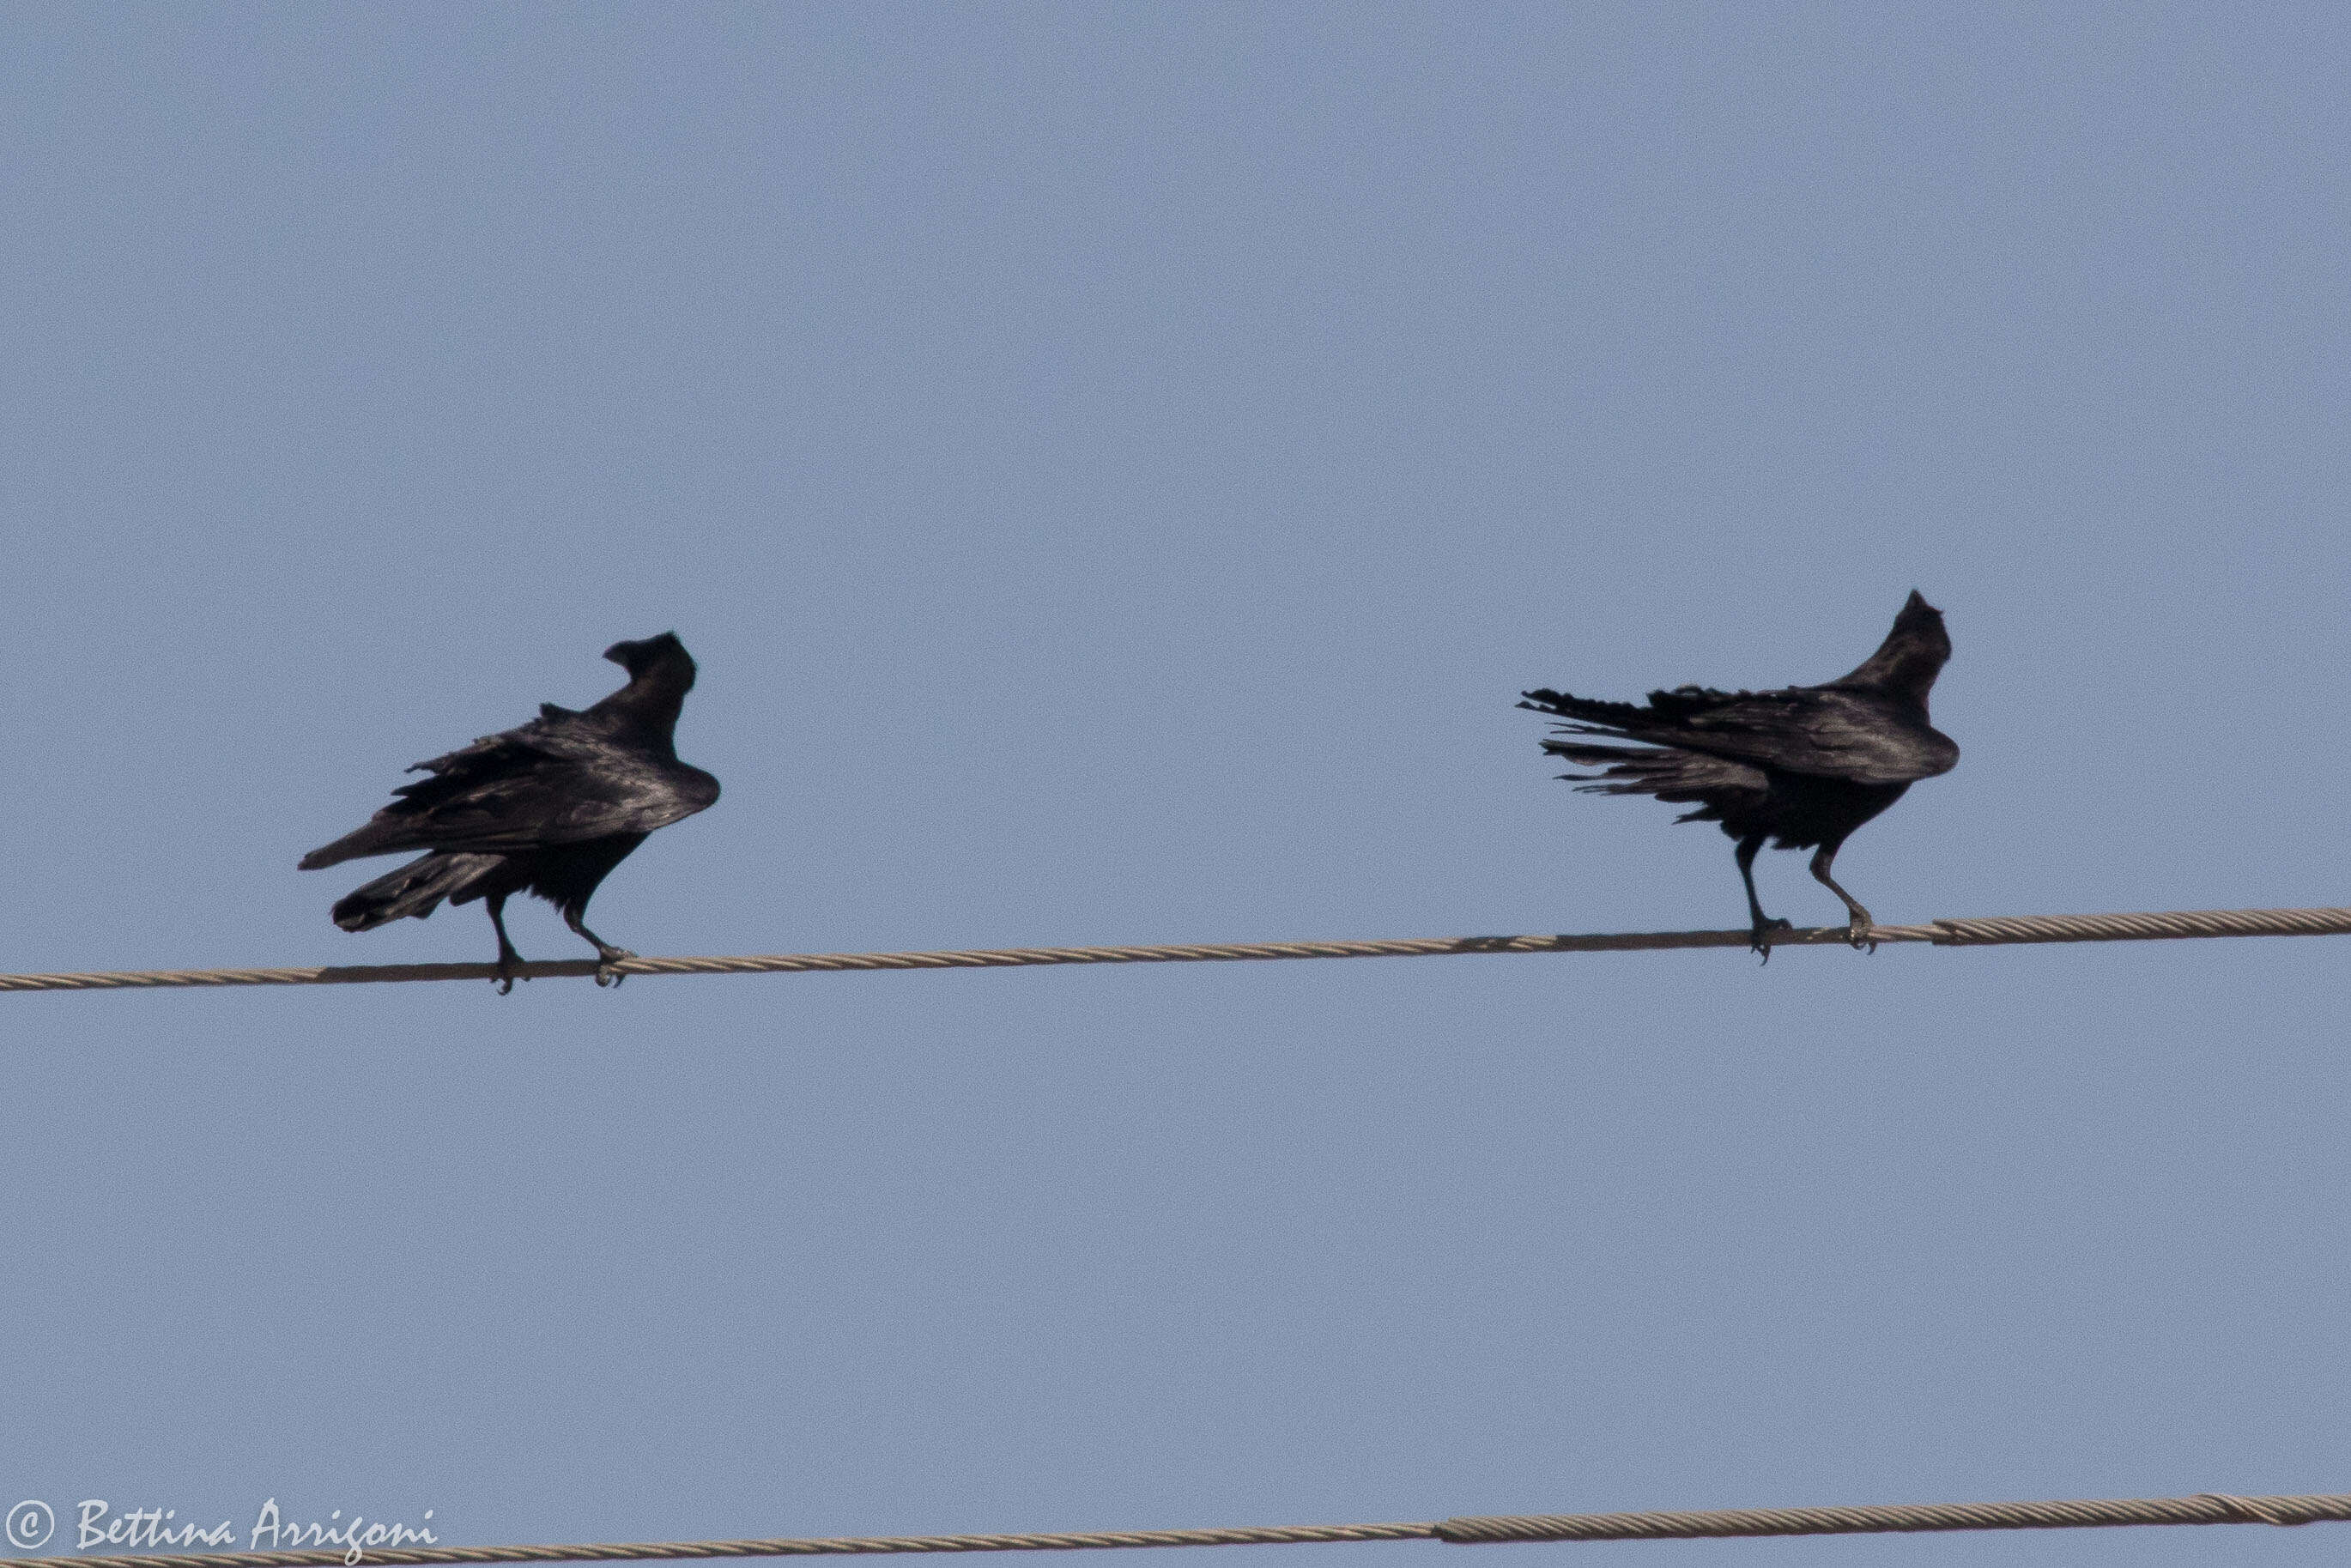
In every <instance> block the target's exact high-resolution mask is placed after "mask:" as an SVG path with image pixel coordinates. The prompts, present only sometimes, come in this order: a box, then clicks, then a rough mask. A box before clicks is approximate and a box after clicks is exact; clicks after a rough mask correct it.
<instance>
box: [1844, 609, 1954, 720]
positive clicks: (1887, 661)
mask: <svg viewBox="0 0 2351 1568" xmlns="http://www.w3.org/2000/svg"><path fill="white" fill-rule="evenodd" d="M1950 656H1951V637H1950V633H1949V632H1946V631H1944V630H1943V612H1941V611H1939V610H1938V609H1936V608H1935V607H1934V606H1933V605H1931V604H1929V603H1928V602H1927V601H1926V600H1925V599H1924V598H1922V597H1920V595H1919V593H1918V591H1917V589H1915V588H1914V589H1912V590H1911V591H1910V598H1909V601H1908V602H1907V603H1905V604H1904V605H1903V606H1902V613H1901V614H1899V615H1896V617H1895V618H1894V630H1893V631H1891V632H1887V633H1886V641H1885V642H1883V643H1879V644H1878V648H1877V652H1876V653H1872V654H1871V655H1870V656H1869V657H1868V658H1866V659H1864V660H1863V661H1862V662H1861V664H1859V665H1858V666H1857V667H1856V668H1855V670H1854V672H1853V673H1852V674H1849V675H1846V676H1844V677H1843V678H1842V679H1840V680H1837V681H1834V682H1832V683H1831V684H1832V685H1839V686H1864V687H1867V688H1868V689H1870V690H1873V691H1879V692H1884V693H1886V695H1888V696H1896V697H1901V698H1903V699H1905V700H1906V701H1909V702H1913V703H1916V704H1917V705H1918V709H1919V711H1920V712H1921V713H1923V712H1925V711H1926V708H1927V694H1928V692H1929V691H1931V690H1933V689H1934V685H1935V677H1936V676H1937V675H1938V674H1941V673H1942V669H1943V665H1944V664H1945V663H1946V662H1947V661H1949V658H1950Z"/></svg>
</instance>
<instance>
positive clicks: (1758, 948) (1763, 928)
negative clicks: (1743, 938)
mask: <svg viewBox="0 0 2351 1568" xmlns="http://www.w3.org/2000/svg"><path fill="white" fill-rule="evenodd" d="M1795 928H1796V923H1795V922H1794V921H1792V920H1759V921H1757V922H1756V923H1755V924H1754V925H1752V926H1750V927H1749V928H1748V932H1747V949H1748V951H1749V952H1750V953H1761V954H1762V955H1763V962H1764V963H1766V964H1768V963H1770V962H1771V933H1773V932H1774V931H1793V930H1794V929H1795Z"/></svg>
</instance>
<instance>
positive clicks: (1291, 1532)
mask: <svg viewBox="0 0 2351 1568" xmlns="http://www.w3.org/2000/svg"><path fill="white" fill-rule="evenodd" d="M2323 1520H2332V1521H2351V1496H2343V1495H2326V1496H2317V1497H2232V1496H2230V1495H2228V1494H2226V1493H2221V1492H2203V1493H2199V1494H2198V1495H2197V1496H2194V1497H2159V1498H2105V1499H2092V1500H2073V1501H2061V1502H1973V1503H1916V1504H1868V1505H1864V1506H1860V1507H1855V1508H1740V1509H1707V1510H1698V1511H1684V1512H1661V1513H1553V1514H1528V1515H1505V1516H1490V1517H1470V1518H1464V1519H1446V1520H1438V1521H1435V1522H1433V1523H1426V1524H1304V1525H1278V1526H1272V1527H1269V1528H1258V1529H1252V1528H1247V1527H1244V1528H1241V1529H1235V1530H1133V1531H1083V1532H1076V1533H1069V1534H1039V1535H852V1536H824V1537H814V1538H795V1537H785V1538H782V1539H778V1540H771V1541H659V1542H602V1543H594V1544H589V1545H580V1546H399V1547H392V1548H385V1547H375V1546H371V1547H366V1548H364V1549H363V1550H362V1549H358V1548H340V1547H339V1548H335V1549H332V1550H315V1551H296V1552H157V1553H151V1554H136V1555H128V1556H84V1555H80V1554H75V1555H71V1556H63V1557H10V1558H0V1568H333V1565H334V1564H338V1563H342V1564H350V1563H362V1562H365V1563H382V1564H385V1565H386V1568H423V1565H425V1564H438V1563H642V1562H655V1561H666V1560H675V1559H679V1558H694V1557H832V1556H873V1555H882V1554H890V1553H899V1552H1086V1551H1112V1550H1118V1549H1122V1548H1132V1547H1145V1546H1303V1545H1314V1544H1324V1543H1333V1542H1355V1541H1442V1542H1447V1543H1448V1544H1451V1545H1456V1546H1480V1545H1489V1544H1495V1543H1499V1542H1531V1541H1666V1540H1677V1541H1686V1540H1696V1539H1701V1538H1706V1537H1729V1536H1757V1535H1864V1534H1892V1533H1909V1532H1915V1531H1949V1530H2086V1529H2094V1528H2097V1527H2101V1526H2115V1525H2140V1524H2277V1525H2296V1524H2315V1523H2317V1522H2319V1521H2323Z"/></svg>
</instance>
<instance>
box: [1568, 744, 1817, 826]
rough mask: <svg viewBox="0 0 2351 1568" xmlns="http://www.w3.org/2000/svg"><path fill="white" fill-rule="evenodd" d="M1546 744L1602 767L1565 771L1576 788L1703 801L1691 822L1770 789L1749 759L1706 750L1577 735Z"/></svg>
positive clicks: (1586, 763)
mask: <svg viewBox="0 0 2351 1568" xmlns="http://www.w3.org/2000/svg"><path fill="white" fill-rule="evenodd" d="M1542 748H1543V749H1544V750H1545V751H1547V752H1549V753H1551V754H1552V756H1553V757H1559V758H1565V759H1566V760H1568V761H1570V762H1573V763H1576V764H1578V765H1579V766H1581V767H1584V768H1599V769H1600V771H1599V772H1597V773H1562V774H1561V775H1560V777H1561V778H1562V779H1575V780H1578V782H1577V784H1576V788H1577V789H1580V790H1582V791H1583V792H1584V793H1585V794H1589V795H1655V796H1656V798H1657V799H1658V800H1670V801H1673V802H1675V803H1677V804H1679V805H1690V804H1697V805H1698V806H1699V808H1700V809H1699V810H1695V811H1691V812H1688V813H1687V814H1686V815H1684V816H1683V818H1682V821H1686V822H1687V821H1714V820H1715V819H1717V818H1718V817H1719V816H1720V815H1721V808H1722V807H1723V806H1725V805H1727V804H1728V803H1729V802H1730V801H1731V800H1735V799H1737V797H1739V796H1740V795H1741V794H1743V793H1750V792H1751V793H1753V794H1756V795H1761V794H1762V793H1764V792H1765V791H1766V790H1768V789H1770V788H1771V784H1770V781H1769V780H1768V779H1765V778H1764V777H1763V775H1762V773H1761V772H1760V771H1759V770H1757V769H1755V768H1750V767H1749V766H1748V765H1747V764H1745V763H1743V762H1733V761H1731V760H1730V759H1729V758H1724V757H1708V756H1706V755H1705V754H1704V753H1702V752H1697V751H1676V750H1673V749H1671V748H1669V747H1657V748H1656V749H1639V750H1636V749H1635V748H1634V747H1628V746H1587V745H1585V744H1583V742H1582V741H1575V740H1546V741H1544V742H1543V743H1542Z"/></svg>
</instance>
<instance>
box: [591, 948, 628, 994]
mask: <svg viewBox="0 0 2351 1568" xmlns="http://www.w3.org/2000/svg"><path fill="white" fill-rule="evenodd" d="M635 956H636V955H635V954H634V953H632V952H630V951H629V950H628V949H627V948H626V947H614V946H608V945H607V944H605V943H602V942H599V943H597V944H596V983H597V984H598V985H600V986H617V985H619V984H620V983H621V982H622V980H625V979H627V978H628V976H626V975H624V974H622V972H621V971H620V970H618V969H615V968H614V967H612V966H613V965H615V964H617V963H619V962H620V961H621V960H622V959H623V958H633V957H635Z"/></svg>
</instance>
